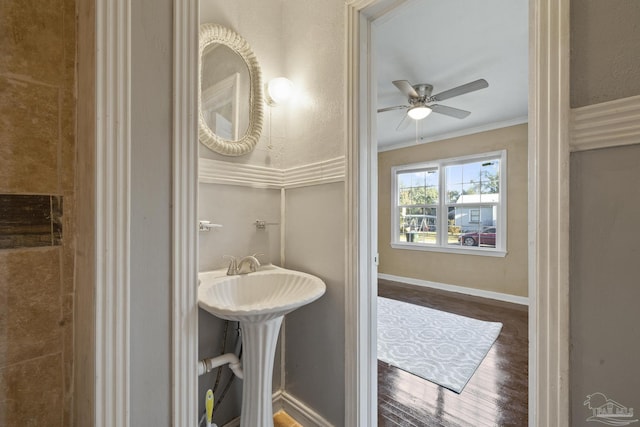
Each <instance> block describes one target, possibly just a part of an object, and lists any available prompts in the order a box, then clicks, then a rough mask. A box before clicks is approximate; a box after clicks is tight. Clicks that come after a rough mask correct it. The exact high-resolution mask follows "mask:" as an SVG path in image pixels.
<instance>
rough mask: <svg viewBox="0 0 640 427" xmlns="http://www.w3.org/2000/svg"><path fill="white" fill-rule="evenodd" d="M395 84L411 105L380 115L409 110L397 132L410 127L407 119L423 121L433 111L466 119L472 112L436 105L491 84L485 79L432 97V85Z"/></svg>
mask: <svg viewBox="0 0 640 427" xmlns="http://www.w3.org/2000/svg"><path fill="white" fill-rule="evenodd" d="M393 84H394V86H395V87H397V88H398V90H399V91H400V92H402V94H403V95H405V96H407V98H408V102H409V105H396V106H394V107H386V108H381V109H379V110H378V113H382V112H385V111H392V110H401V109H407V114H406V115H405V116H404V118H403V119H402V121H401V122H400V124H399V125H398V127H397V128H396V130H402V129H404V128H406V127H407V126H409V120H407V117H410V118H412V119H414V120H422V119H424V118H425V117H427V116H428V115H429V114H431V112H432V111H433V112H434V113H438V114H444V115H445V116H450V117H455V118H456V119H464V118H465V117H467V116H468V115H469V114H471V112H470V111H465V110H460V109H458V108H453V107H447V106H446V105H439V104H434V103H435V102H438V101H444V100H445V99H449V98H453V97H455V96H460V95H464V94H465V93H469V92H474V91H476V90H480V89H484V88H486V87H489V83H487V81H486V80H485V79H479V80H475V81H473V82H470V83H467V84H463V85H461V86H457V87H454V88H453V89H449V90H445V91H444V92H440V93H438V94H436V95H431V92H432V91H433V86H431V85H430V84H426V83H420V84H417V85H412V84H411V83H409V82H408V81H407V80H394V81H393Z"/></svg>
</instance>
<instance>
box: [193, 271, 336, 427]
mask: <svg viewBox="0 0 640 427" xmlns="http://www.w3.org/2000/svg"><path fill="white" fill-rule="evenodd" d="M199 279H200V286H199V287H198V305H199V306H200V307H201V308H203V309H204V310H206V311H208V312H209V313H211V314H213V315H214V316H216V317H219V318H221V319H227V320H235V321H238V322H240V327H241V328H242V346H243V350H242V367H243V370H244V384H243V389H242V412H241V415H240V425H241V427H273V410H272V401H271V393H272V387H271V381H272V377H273V360H274V357H275V350H276V342H277V340H278V332H279V331H280V325H281V324H282V319H283V317H284V315H285V314H287V313H289V312H291V311H293V310H295V309H296V308H299V307H301V306H303V305H305V304H309V303H311V302H313V301H315V300H316V299H318V298H320V297H321V296H322V295H323V294H324V292H325V290H326V286H325V284H324V282H323V281H322V280H320V279H319V278H317V277H315V276H312V275H310V274H306V273H301V272H299V271H293V270H287V269H284V268H280V267H275V266H263V267H261V268H260V269H259V270H258V271H256V272H254V273H249V274H243V275H236V276H227V275H226V269H224V270H214V271H208V272H203V273H200V274H199Z"/></svg>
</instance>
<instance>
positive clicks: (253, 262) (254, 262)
mask: <svg viewBox="0 0 640 427" xmlns="http://www.w3.org/2000/svg"><path fill="white" fill-rule="evenodd" d="M259 255H261V254H253V255H247V256H246V257H244V258H242V259H241V260H240V261H238V260H237V258H236V257H232V256H225V258H229V259H230V260H231V261H230V262H229V267H228V268H227V276H236V275H238V274H248V273H253V272H255V271H258V268H259V267H260V261H258V258H257V257H258V256H259ZM245 266H248V267H245Z"/></svg>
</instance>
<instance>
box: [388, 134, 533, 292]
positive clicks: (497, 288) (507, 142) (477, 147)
mask: <svg viewBox="0 0 640 427" xmlns="http://www.w3.org/2000/svg"><path fill="white" fill-rule="evenodd" d="M502 149H506V150H507V188H508V193H507V194H508V199H507V218H508V224H507V256H506V257H504V258H495V257H487V256H478V255H462V254H450V253H439V252H426V251H413V250H405V249H393V248H391V246H390V242H391V193H390V191H391V167H393V166H398V165H404V164H409V163H417V162H422V161H428V160H436V159H442V158H449V157H456V156H463V155H470V154H479V153H485V152H490V151H496V150H502ZM378 206H379V208H378V251H379V253H380V265H379V268H378V271H379V272H380V273H384V274H391V275H395V276H401V277H408V278H413V279H420V280H426V281H431V282H438V283H444V284H449V285H458V286H465V287H469V288H474V289H481V290H485V291H492V292H500V293H505V294H510V295H515V296H523V297H526V296H527V262H528V257H527V126H526V125H518V126H512V127H508V128H502V129H498V130H493V131H488V132H483V133H478V134H475V135H468V136H463V137H459V138H453V139H447V140H443V141H437V142H431V143H428V144H421V145H416V146H413V147H408V148H402V149H398V150H391V151H385V152H381V153H379V155H378Z"/></svg>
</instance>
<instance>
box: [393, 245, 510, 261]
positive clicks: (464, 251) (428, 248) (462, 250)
mask: <svg viewBox="0 0 640 427" xmlns="http://www.w3.org/2000/svg"><path fill="white" fill-rule="evenodd" d="M391 247H392V248H393V249H408V250H411V251H425V252H442V253H449V254H460V255H479V256H489V257H494V258H504V257H505V256H507V251H501V250H498V249H489V248H473V247H457V246H456V247H444V246H432V245H425V244H420V243H391Z"/></svg>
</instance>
